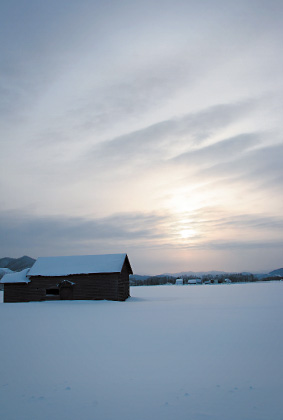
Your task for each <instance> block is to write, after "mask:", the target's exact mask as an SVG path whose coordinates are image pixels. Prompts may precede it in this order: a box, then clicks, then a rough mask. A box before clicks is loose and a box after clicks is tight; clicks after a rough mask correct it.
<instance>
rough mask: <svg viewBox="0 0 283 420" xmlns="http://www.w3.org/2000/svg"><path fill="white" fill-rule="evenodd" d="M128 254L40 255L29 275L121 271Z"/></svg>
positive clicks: (66, 274)
mask: <svg viewBox="0 0 283 420" xmlns="http://www.w3.org/2000/svg"><path fill="white" fill-rule="evenodd" d="M125 258H126V254H105V255H75V256H67V257H40V258H38V259H37V260H36V262H35V263H34V265H33V266H32V268H31V269H30V272H29V276H68V275H70V274H89V273H119V272H120V271H121V269H122V267H123V264H124V261H125Z"/></svg>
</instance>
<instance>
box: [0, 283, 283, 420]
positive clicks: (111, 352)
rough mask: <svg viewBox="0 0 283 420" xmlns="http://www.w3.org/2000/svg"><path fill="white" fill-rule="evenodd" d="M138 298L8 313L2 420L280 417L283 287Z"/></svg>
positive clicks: (189, 290)
mask: <svg viewBox="0 0 283 420" xmlns="http://www.w3.org/2000/svg"><path fill="white" fill-rule="evenodd" d="M131 295H132V298H130V299H128V301H126V302H107V301H96V302H95V301H69V302H67V301H65V302H63V301H61V302H60V301H56V302H34V303H17V304H1V305H0V343H1V347H0V348H1V363H0V417H1V419H3V420H19V419H21V420H47V419H48V420H50V419H52V420H65V419H66V420H67V419H68V420H70V419H71V420H77V419H80V420H92V419H95V420H120V419H121V420H153V419H154V420H159V419H160V420H161V419H162V420H169V419H170V420H171V419H172V420H173V419H174V420H175V419H178V420H183V419H184V420H185V419H186V420H282V419H283V398H282V389H283V363H282V355H283V335H282V320H283V282H273V283H256V284H235V285H213V286H209V285H208V286H156V287H154V286H153V287H132V288H131Z"/></svg>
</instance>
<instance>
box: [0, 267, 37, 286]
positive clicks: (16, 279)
mask: <svg viewBox="0 0 283 420" xmlns="http://www.w3.org/2000/svg"><path fill="white" fill-rule="evenodd" d="M28 271H29V268H25V269H24V270H22V271H19V272H12V274H10V273H8V274H5V276H3V277H2V279H1V280H0V283H29V282H30V280H29V279H28V278H27V273H28Z"/></svg>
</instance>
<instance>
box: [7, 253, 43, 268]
mask: <svg viewBox="0 0 283 420" xmlns="http://www.w3.org/2000/svg"><path fill="white" fill-rule="evenodd" d="M35 261H36V260H35V259H34V258H31V257H28V256H27V255H24V256H23V257H20V258H10V257H4V258H0V268H9V270H12V271H22V270H24V269H25V268H30V267H32V266H33V264H34V263H35Z"/></svg>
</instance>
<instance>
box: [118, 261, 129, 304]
mask: <svg viewBox="0 0 283 420" xmlns="http://www.w3.org/2000/svg"><path fill="white" fill-rule="evenodd" d="M129 296H130V282H129V267H128V264H126V263H125V264H124V265H123V268H122V271H121V273H120V274H119V279H118V297H119V300H122V301H123V300H126V299H127V298H128V297H129Z"/></svg>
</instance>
